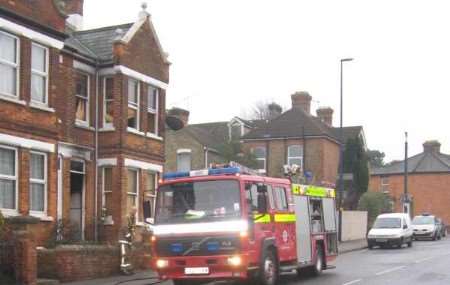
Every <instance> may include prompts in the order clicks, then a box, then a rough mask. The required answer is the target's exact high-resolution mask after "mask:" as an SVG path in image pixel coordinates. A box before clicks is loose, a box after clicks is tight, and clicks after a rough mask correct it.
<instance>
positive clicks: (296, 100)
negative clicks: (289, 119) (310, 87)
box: [291, 91, 312, 114]
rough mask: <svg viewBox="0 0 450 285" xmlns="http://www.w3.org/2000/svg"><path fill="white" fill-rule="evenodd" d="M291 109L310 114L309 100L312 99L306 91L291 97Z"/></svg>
mask: <svg viewBox="0 0 450 285" xmlns="http://www.w3.org/2000/svg"><path fill="white" fill-rule="evenodd" d="M291 100H292V108H293V109H294V108H295V109H303V111H305V112H306V113H308V114H310V113H311V100H312V97H311V95H309V93H308V92H306V91H299V92H295V93H294V94H292V95H291Z"/></svg>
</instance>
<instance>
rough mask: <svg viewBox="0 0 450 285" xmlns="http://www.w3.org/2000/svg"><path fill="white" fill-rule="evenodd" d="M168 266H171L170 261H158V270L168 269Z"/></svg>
mask: <svg viewBox="0 0 450 285" xmlns="http://www.w3.org/2000/svg"><path fill="white" fill-rule="evenodd" d="M167 266H169V261H168V260H165V259H158V260H157V261H156V267H157V268H166V267H167Z"/></svg>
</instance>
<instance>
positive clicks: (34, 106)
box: [30, 102, 55, 113]
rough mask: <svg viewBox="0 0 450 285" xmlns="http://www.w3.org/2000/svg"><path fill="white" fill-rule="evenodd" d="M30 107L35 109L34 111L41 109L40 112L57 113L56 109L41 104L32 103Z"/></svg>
mask: <svg viewBox="0 0 450 285" xmlns="http://www.w3.org/2000/svg"><path fill="white" fill-rule="evenodd" d="M30 107H31V108H34V109H39V110H41V111H45V112H50V113H55V109H53V108H50V107H48V106H46V105H42V104H39V103H34V102H30Z"/></svg>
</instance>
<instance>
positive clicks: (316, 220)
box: [311, 199, 323, 233]
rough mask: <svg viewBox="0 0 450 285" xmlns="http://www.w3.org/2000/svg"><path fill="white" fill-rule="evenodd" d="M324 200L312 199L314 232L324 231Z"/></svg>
mask: <svg viewBox="0 0 450 285" xmlns="http://www.w3.org/2000/svg"><path fill="white" fill-rule="evenodd" d="M322 216H323V213H322V201H321V200H320V199H319V200H315V199H311V226H312V232H313V233H320V232H323V219H322Z"/></svg>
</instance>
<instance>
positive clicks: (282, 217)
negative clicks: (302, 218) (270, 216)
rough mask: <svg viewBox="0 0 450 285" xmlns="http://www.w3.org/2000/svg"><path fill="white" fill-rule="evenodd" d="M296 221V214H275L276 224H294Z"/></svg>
mask: <svg viewBox="0 0 450 285" xmlns="http://www.w3.org/2000/svg"><path fill="white" fill-rule="evenodd" d="M296 220H297V218H296V216H295V214H275V222H276V223H293V222H295V221H296Z"/></svg>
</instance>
